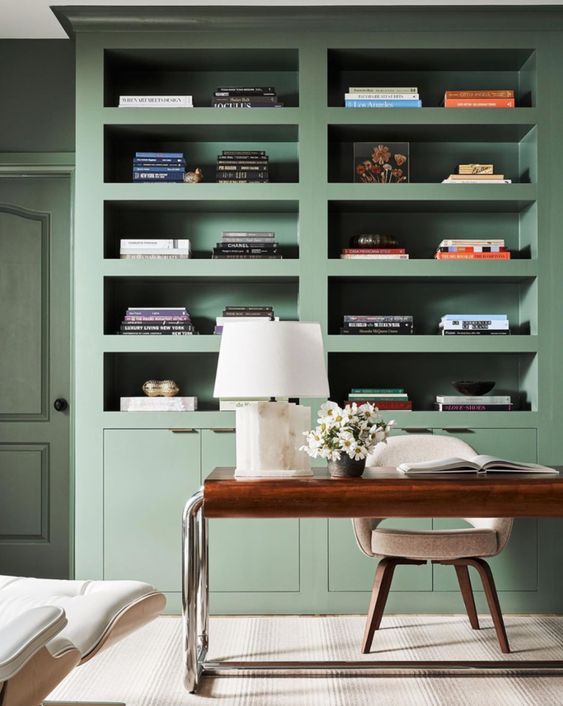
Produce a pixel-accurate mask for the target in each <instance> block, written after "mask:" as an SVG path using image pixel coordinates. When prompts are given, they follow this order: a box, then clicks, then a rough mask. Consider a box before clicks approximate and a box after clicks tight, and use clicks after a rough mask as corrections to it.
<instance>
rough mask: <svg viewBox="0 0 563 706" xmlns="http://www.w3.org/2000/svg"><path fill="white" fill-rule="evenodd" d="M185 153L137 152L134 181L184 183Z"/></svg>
mask: <svg viewBox="0 0 563 706" xmlns="http://www.w3.org/2000/svg"><path fill="white" fill-rule="evenodd" d="M185 173H186V160H185V158H184V153H183V152H135V158H134V159H133V181H184V174H185Z"/></svg>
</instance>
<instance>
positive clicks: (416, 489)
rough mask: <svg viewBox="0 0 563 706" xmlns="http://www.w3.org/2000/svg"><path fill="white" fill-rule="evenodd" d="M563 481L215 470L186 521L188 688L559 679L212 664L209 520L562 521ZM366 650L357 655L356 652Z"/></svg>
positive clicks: (371, 665)
mask: <svg viewBox="0 0 563 706" xmlns="http://www.w3.org/2000/svg"><path fill="white" fill-rule="evenodd" d="M559 470H560V472H559V475H557V476H553V475H543V476H541V475H533V474H521V473H514V474H508V473H497V474H494V473H491V474H488V475H476V474H450V475H448V476H447V477H446V476H444V475H443V474H440V475H435V476H424V477H421V476H418V477H416V478H413V477H410V476H405V475H404V474H403V473H400V472H399V471H397V470H396V469H395V468H378V469H375V468H371V469H366V472H365V473H364V475H363V476H362V477H361V478H338V479H334V478H330V476H329V475H328V473H327V471H326V470H318V469H317V470H316V471H315V475H314V476H313V477H309V478H295V479H284V478H271V479H250V480H249V479H244V480H236V479H235V477H234V469H233V468H216V469H215V470H214V471H213V472H212V473H211V474H210V475H209V476H208V477H207V478H206V479H205V482H204V484H203V488H202V489H201V490H200V491H198V492H197V493H195V494H194V495H193V496H192V497H191V498H190V500H189V501H188V503H187V504H186V507H185V510H184V516H183V551H182V559H183V571H182V577H183V591H182V594H183V613H184V654H185V678H184V683H185V686H186V689H188V690H189V691H191V692H194V691H196V690H197V687H198V684H199V680H200V679H201V677H202V676H205V675H214V676H219V675H222V674H225V673H232V672H233V671H240V670H243V671H245V672H249V673H250V672H257V671H262V672H264V671H267V672H280V671H281V672H283V673H287V672H291V671H301V672H304V671H311V670H337V671H346V672H351V671H357V670H365V671H372V672H382V671H385V672H393V671H397V670H401V672H402V673H403V674H404V673H405V670H407V671H408V672H410V673H412V672H413V670H415V671H416V670H418V671H420V670H424V671H431V672H432V671H440V672H444V671H446V672H452V673H459V672H463V673H467V671H468V670H487V671H490V670H491V669H494V670H506V669H509V670H518V671H522V672H526V673H532V672H537V671H542V672H546V673H560V671H561V670H563V660H557V661H550V662H545V661H514V660H486V661H471V660H468V661H459V660H458V661H424V662H422V661H400V662H399V661H391V660H377V661H367V660H362V661H361V662H360V661H358V662H272V661H267V662H256V661H254V662H252V661H244V662H242V661H237V662H233V661H224V662H214V661H207V660H206V657H207V647H208V556H207V521H208V520H209V519H214V518H227V517H228V518H280V517H285V518H291V517H293V518H308V517H325V518H329V517H563V472H562V470H563V468H561V469H559ZM358 648H359V646H358Z"/></svg>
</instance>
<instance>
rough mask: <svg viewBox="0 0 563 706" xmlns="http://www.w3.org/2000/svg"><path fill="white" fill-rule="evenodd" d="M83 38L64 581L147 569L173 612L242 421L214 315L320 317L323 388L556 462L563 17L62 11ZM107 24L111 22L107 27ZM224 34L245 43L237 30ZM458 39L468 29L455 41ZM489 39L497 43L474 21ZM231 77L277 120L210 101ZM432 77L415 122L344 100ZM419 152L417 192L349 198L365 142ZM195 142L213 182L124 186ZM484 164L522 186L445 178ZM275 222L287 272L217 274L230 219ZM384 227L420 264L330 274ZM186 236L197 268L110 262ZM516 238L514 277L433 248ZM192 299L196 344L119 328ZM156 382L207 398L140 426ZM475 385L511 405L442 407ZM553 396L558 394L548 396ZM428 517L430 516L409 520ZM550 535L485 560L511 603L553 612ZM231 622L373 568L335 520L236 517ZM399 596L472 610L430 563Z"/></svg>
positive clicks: (346, 586) (341, 593)
mask: <svg viewBox="0 0 563 706" xmlns="http://www.w3.org/2000/svg"><path fill="white" fill-rule="evenodd" d="M58 12H59V16H61V17H62V18H63V21H64V22H65V24H66V26H67V27H71V28H72V29H73V31H74V32H75V34H76V41H77V67H78V68H77V185H76V269H75V282H76V317H77V318H76V331H77V339H76V390H77V401H76V449H77V466H76V538H75V542H76V571H77V576H79V577H81V578H84V577H102V576H104V577H106V578H121V577H134V578H146V579H148V580H152V581H154V582H155V583H157V584H158V585H159V586H160V587H161V588H162V589H163V590H165V591H166V592H167V593H168V595H169V596H170V599H171V600H170V607H171V609H172V610H175V609H177V608H178V598H179V559H180V555H179V546H180V545H179V521H180V513H181V508H182V505H183V503H184V501H185V499H186V497H187V496H188V495H189V493H191V492H192V491H193V490H194V489H195V488H197V487H198V485H199V483H200V482H201V479H202V477H204V476H205V475H206V474H207V473H208V472H209V471H210V470H211V469H212V468H213V467H214V466H215V465H226V464H231V465H232V464H233V462H234V434H233V433H232V428H233V427H234V414H233V413H228V412H219V411H218V405H217V401H216V400H213V398H212V385H213V377H214V367H215V363H216V358H217V353H218V350H219V343H220V339H219V337H217V336H213V335H211V332H212V324H213V319H214V317H215V316H216V315H217V314H219V313H220V312H221V310H222V308H223V306H224V305H226V304H237V303H238V304H252V303H264V304H273V305H274V306H275V309H276V313H278V314H280V315H281V316H282V318H286V319H298V318H299V319H302V320H317V321H320V322H321V325H322V327H323V332H324V336H325V346H326V351H327V360H328V369H329V375H330V380H331V392H332V396H333V398H334V399H337V400H341V399H342V398H343V397H344V396H345V395H346V393H347V392H348V390H349V388H350V387H351V386H360V385H374V386H401V387H405V388H406V389H407V391H408V392H409V393H410V395H411V397H412V399H413V400H414V407H415V411H413V412H411V413H407V412H397V413H395V414H393V417H395V419H396V420H397V430H398V432H397V433H412V431H421V430H422V431H425V432H426V433H445V434H455V435H457V436H460V437H462V438H464V439H466V440H468V441H469V442H470V443H472V444H473V445H474V446H475V447H476V448H477V449H478V450H479V451H481V452H489V453H498V454H504V455H508V456H519V457H520V458H521V459H522V460H535V459H537V458H538V459H539V460H540V461H543V462H546V463H555V462H557V461H561V458H563V442H562V441H561V439H560V438H559V437H560V435H559V434H558V433H557V415H556V413H555V410H557V409H558V408H559V407H560V406H561V403H562V402H563V394H562V390H561V381H560V380H559V379H558V378H557V370H558V367H557V362H558V361H557V351H558V350H559V346H561V345H562V344H563V337H562V334H561V325H560V320H559V318H560V307H559V305H558V304H557V302H558V301H560V298H561V294H562V291H561V284H560V278H559V277H558V275H559V272H558V265H557V260H558V258H561V256H562V255H563V245H562V242H563V238H562V237H561V236H562V226H561V223H562V222H563V199H561V194H560V179H559V173H560V165H561V164H562V163H563V159H562V157H563V142H562V139H561V136H560V134H559V130H558V126H559V125H560V124H561V122H562V120H563V80H562V79H561V76H560V72H559V71H558V69H557V68H556V67H557V66H558V65H560V62H561V59H563V50H562V49H561V46H562V43H561V39H562V38H563V15H562V14H561V13H559V12H558V11H555V10H534V14H533V15H530V13H528V12H527V11H526V10H520V11H516V10H514V11H509V10H508V9H504V10H503V12H502V13H500V12H498V11H493V10H487V9H482V10H481V9H480V10H476V9H474V10H458V11H453V10H430V9H428V8H426V9H424V11H418V10H413V9H412V8H409V9H408V10H405V11H404V12H402V11H398V10H397V11H393V10H384V11H382V10H376V9H375V8H372V9H360V8H348V9H347V10H346V12H344V10H342V9H340V10H338V9H334V10H333V9H330V10H329V9H327V8H324V9H323V10H322V12H321V11H320V10H318V11H317V10H313V9H308V10H305V9H298V8H291V12H289V11H288V10H283V9H279V8H278V9H276V10H270V9H268V10H263V11H258V10H249V9H246V10H243V9H241V8H238V9H232V10H225V9H222V10H221V11H220V12H221V15H220V16H219V15H218V11H217V10H216V9H214V10H213V12H212V11H211V10H209V11H206V10H204V9H202V8H192V9H188V8H184V9H181V10H180V9H178V8H176V9H174V8H162V9H161V10H160V11H158V12H157V13H156V14H151V13H150V12H149V10H148V9H147V8H135V9H131V10H129V11H127V10H124V9H123V8H120V9H116V8H114V9H111V8H103V9H101V8H98V10H97V11H96V13H93V12H92V10H88V8H83V9H80V8H67V9H60V10H59V11H58ZM116 22H117V24H116ZM233 27H236V31H235V30H234V29H233ZM459 27H463V29H462V30H460V29H459ZM484 28H485V29H484ZM221 84H252V85H275V86H276V87H277V88H278V92H279V94H280V99H281V100H282V101H284V102H285V104H286V107H284V108H280V109H275V110H261V109H253V110H219V109H211V108H209V107H206V106H208V105H209V100H210V96H211V92H212V90H213V89H214V88H215V87H216V86H217V85H221ZM374 84H375V85H378V84H379V85H403V86H404V85H418V86H419V87H420V89H421V93H422V99H423V103H424V107H423V108H422V109H418V110H405V109H403V110H401V109H385V110H373V109H356V110H350V109H345V108H343V107H341V106H342V97H343V93H344V89H345V88H346V87H347V86H348V85H374ZM499 87H501V88H505V87H507V88H514V89H515V90H516V92H517V95H518V96H519V102H518V107H517V108H515V109H513V110H508V109H496V110H459V109H457V110H455V109H449V110H446V109H444V108H441V107H439V102H440V99H441V96H442V94H443V91H444V90H445V89H446V88H457V89H463V88H465V89H467V88H499ZM127 92H129V93H151V92H172V93H193V95H194V100H195V105H196V107H195V108H193V109H189V110H179V109H166V110H164V109H163V110H155V109H118V108H116V107H114V106H115V105H116V104H117V98H118V96H119V94H120V93H127ZM360 140H363V141H367V140H370V141H371V140H373V141H374V142H384V141H386V140H395V141H396V140H401V141H408V142H409V143H410V145H411V182H410V183H408V184H398V185H394V184H391V185H371V184H354V183H352V181H353V180H352V144H353V142H354V141H360ZM137 149H139V150H140V149H144V150H152V149H158V150H161V149H162V150H182V151H184V152H185V153H186V157H187V161H188V165H189V167H190V168H195V167H196V166H200V167H202V168H203V170H204V173H205V175H206V177H207V179H206V181H205V182H204V183H202V184H197V185H187V184H143V185H138V184H132V183H128V182H129V172H130V161H131V158H132V155H133V152H134V151H135V150H137ZM222 149H266V150H267V151H268V154H269V155H270V161H271V164H272V170H271V183H269V184H260V185H251V184H249V185H246V184H240V185H239V184H236V185H232V184H215V183H213V179H212V178H211V177H212V175H213V174H214V168H213V166H214V159H215V155H216V154H217V153H218V151H220V150H222ZM464 161H492V162H495V164H496V166H497V167H498V168H499V170H500V171H502V172H503V173H505V174H506V175H507V176H509V177H511V178H512V179H513V180H514V183H513V184H512V185H506V186H504V185H503V186H497V185H490V184H489V185H487V184H485V185H447V184H441V183H439V182H440V181H441V179H442V178H444V177H445V176H447V174H449V173H450V172H451V171H452V170H453V169H454V168H455V166H456V165H457V164H458V163H459V162H464ZM237 228H238V229H254V228H255V229H260V230H262V229H264V230H275V231H276V233H277V234H278V236H279V240H280V242H281V245H282V250H283V252H284V259H283V260H282V261H213V260H211V259H209V257H210V256H209V252H210V249H211V247H212V245H213V244H214V242H215V241H216V240H217V238H218V236H219V234H220V232H221V230H225V229H237ZM368 230H369V231H379V232H381V231H382V232H387V233H393V234H396V235H397V236H398V237H399V239H400V240H401V241H402V242H403V243H404V244H405V246H406V247H407V248H408V250H409V252H410V253H411V257H412V259H411V260H409V261H400V262H373V261H367V262H360V261H343V260H340V259H339V252H340V249H341V247H342V246H343V245H344V244H346V243H347V242H348V239H349V237H350V236H351V235H353V234H354V233H358V232H365V231H368ZM157 233H158V234H159V235H162V236H169V235H172V234H173V235H174V236H175V237H190V238H191V239H192V241H193V248H194V258H193V259H192V260H189V261H175V262H173V261H171V262H167V261H140V260H138V261H120V260H119V259H118V251H119V247H118V241H119V238H120V237H132V236H142V235H156V234H157ZM460 236H473V237H479V236H489V237H504V238H506V240H507V242H508V244H509V246H510V247H511V249H512V250H513V251H514V253H515V255H514V259H513V260H511V261H510V262H437V261H435V260H433V259H432V254H433V251H434V248H435V246H436V244H437V242H438V241H439V240H440V239H441V238H443V237H460ZM133 305H136V306H142V305H155V306H157V305H160V306H164V305H169V306H171V305H186V306H187V307H188V309H189V310H190V311H192V313H193V315H194V318H195V320H196V323H197V325H198V328H199V330H200V332H201V335H199V336H194V337H154V336H146V337H143V336H117V335H115V331H116V330H117V328H118V324H119V321H120V318H121V317H122V315H123V313H124V309H125V308H126V307H127V306H133ZM477 309H479V310H480V311H485V312H491V313H492V312H495V311H503V312H504V311H506V312H507V313H509V314H510V318H511V320H512V323H513V325H514V334H513V335H511V336H510V337H498V338H497V337H476V338H471V337H467V338H465V337H464V338H455V337H440V336H438V335H435V333H434V331H435V330H436V325H437V322H438V319H439V316H440V315H441V314H443V313H446V312H451V311H453V310H455V311H456V312H463V311H466V312H469V311H475V310H477ZM353 312H355V313H389V312H393V313H414V314H415V324H416V335H412V336H394V337H377V336H374V337H359V336H356V337H353V336H352V337H350V336H341V335H338V330H339V324H340V321H341V317H342V315H343V314H344V313H353ZM151 377H172V378H174V379H176V380H177V381H178V382H179V383H180V385H181V388H182V391H183V392H184V393H185V394H197V395H198V397H199V399H200V410H199V411H197V412H191V413H171V414H158V413H143V414H139V413H137V414H132V413H129V414H126V413H120V412H119V411H117V410H118V409H119V397H120V396H121V395H130V394H135V393H138V391H139V389H140V386H141V384H142V382H143V381H144V380H145V379H147V378H151ZM461 378H485V379H489V378H491V379H495V380H496V381H497V387H496V389H497V391H498V392H499V393H510V394H512V395H513V396H514V397H515V399H517V400H518V403H519V408H518V411H513V412H510V413H505V412H496V413H495V412H487V413H437V412H434V411H432V406H431V402H432V399H433V397H434V395H435V394H437V393H448V392H453V388H451V386H450V381H451V380H455V379H461ZM554 381H556V383H557V384H555V385H554V384H553V383H554ZM433 522H434V523H435V526H438V524H439V520H427V521H426V520H424V521H422V520H420V521H416V522H415V525H416V526H420V527H431V526H432V523H433ZM559 527H560V525H559V524H558V523H556V522H541V521H535V520H527V521H524V522H519V523H517V526H516V529H515V534H514V538H513V541H512V542H511V544H510V547H509V549H508V550H507V551H505V552H504V553H503V555H502V556H501V557H499V558H498V559H497V560H495V570H496V575H497V577H498V582H499V585H500V587H501V590H502V596H501V599H502V602H503V605H504V607H505V609H506V610H507V611H510V610H519V611H528V610H530V611H532V610H556V609H558V608H561V602H560V594H559V593H558V592H557V590H556V580H557V579H559V578H561V572H560V570H559V568H558V566H557V560H558V556H557V555H558V552H559V553H560V550H559V549H558V547H557V543H556V542H554V538H555V537H556V536H557V532H558V531H559ZM211 552H212V557H213V564H212V573H211V590H212V607H213V609H214V610H215V611H218V612H331V611H364V610H365V608H366V605H367V597H368V593H367V592H368V591H369V588H370V583H371V577H372V574H373V570H374V565H373V562H371V561H369V560H367V559H365V557H363V556H362V555H361V554H360V553H359V552H358V551H357V550H356V549H355V546H354V540H353V537H352V532H351V528H350V526H349V523H347V522H336V521H334V522H333V521H331V522H327V521H317V520H315V521H313V520H303V521H287V522H285V521H284V522H273V523H272V522H268V521H264V522H254V523H252V522H238V523H237V522H222V523H217V527H216V528H215V529H214V530H213V534H212V538H211ZM395 589H396V590H395V592H394V594H393V596H392V607H393V608H394V609H396V610H403V611H421V610H428V611H444V610H452V611H456V610H461V604H460V603H459V597H458V595H457V593H456V592H455V591H454V590H453V589H454V586H453V583H452V581H451V577H449V576H448V575H447V574H444V573H442V572H441V571H438V569H436V568H434V569H433V568H432V567H427V568H426V569H416V570H411V568H408V569H405V571H404V573H402V574H401V573H399V576H398V581H397V583H396V585H395Z"/></svg>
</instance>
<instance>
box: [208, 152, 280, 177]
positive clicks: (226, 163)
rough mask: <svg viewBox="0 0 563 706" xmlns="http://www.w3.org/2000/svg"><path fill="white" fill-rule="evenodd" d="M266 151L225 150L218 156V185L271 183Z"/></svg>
mask: <svg viewBox="0 0 563 706" xmlns="http://www.w3.org/2000/svg"><path fill="white" fill-rule="evenodd" d="M268 170H269V164H268V155H267V154H266V152H265V150H223V152H222V153H221V154H220V155H217V168H216V175H215V177H216V181H217V183H218V184H264V183H266V182H268V181H269V171H268Z"/></svg>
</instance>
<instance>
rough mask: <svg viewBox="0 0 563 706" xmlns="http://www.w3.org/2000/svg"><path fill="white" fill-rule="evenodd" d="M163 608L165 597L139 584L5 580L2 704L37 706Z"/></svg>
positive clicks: (0, 579)
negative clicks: (80, 668) (81, 667)
mask: <svg viewBox="0 0 563 706" xmlns="http://www.w3.org/2000/svg"><path fill="white" fill-rule="evenodd" d="M165 604H166V599H165V597H164V595H163V594H162V593H160V592H158V591H157V590H156V589H155V588H154V587H153V586H150V585H149V584H146V583H141V582H140V581H62V580H51V579H33V578H18V577H14V576H0V706H40V705H41V704H43V703H44V699H45V697H46V696H47V695H48V694H49V693H50V692H51V691H52V690H53V689H54V688H55V687H56V686H57V684H58V683H59V682H60V681H62V679H64V677H65V676H66V675H67V674H68V673H69V672H70V671H72V669H74V667H75V666H76V665H79V664H82V663H84V662H86V661H88V660H89V659H91V658H92V657H94V656H95V655H96V654H97V653H98V652H99V651H100V650H102V649H104V648H105V647H107V646H108V645H111V644H112V643H114V642H116V641H117V640H119V639H121V638H122V637H125V635H127V634H129V633H130V632H133V631H134V630H136V629H137V628H140V627H141V626H143V625H145V624H146V623H148V622H149V621H151V620H152V619H153V618H155V617H156V616H157V615H159V614H160V613H161V612H162V610H163V608H164V606H165ZM49 703H50V704H52V705H53V706H54V703H55V702H49ZM88 703H89V706H95V704H93V703H92V702H88ZM59 706H63V704H61V703H59Z"/></svg>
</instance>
